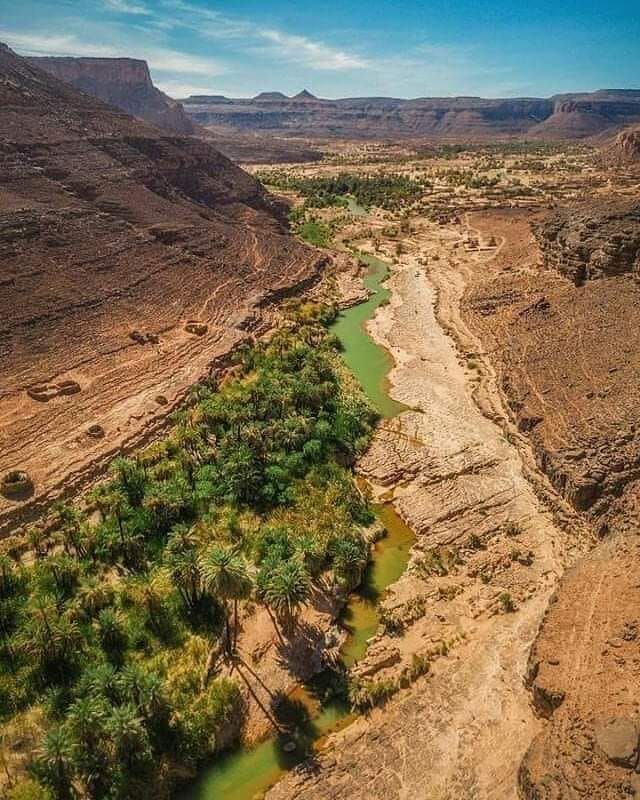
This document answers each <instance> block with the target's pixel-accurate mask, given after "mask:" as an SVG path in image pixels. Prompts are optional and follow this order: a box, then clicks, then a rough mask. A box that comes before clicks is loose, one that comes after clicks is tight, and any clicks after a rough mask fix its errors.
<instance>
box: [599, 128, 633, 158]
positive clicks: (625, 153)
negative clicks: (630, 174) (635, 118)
mask: <svg viewBox="0 0 640 800" xmlns="http://www.w3.org/2000/svg"><path fill="white" fill-rule="evenodd" d="M606 156H607V160H609V161H613V162H614V163H618V164H637V163H640V126H639V127H632V128H626V129H625V130H623V131H621V132H620V133H619V134H618V135H617V136H616V138H615V140H614V141H613V144H612V145H611V146H610V147H609V148H608V150H607V152H606Z"/></svg>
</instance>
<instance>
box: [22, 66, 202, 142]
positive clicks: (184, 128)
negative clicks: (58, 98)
mask: <svg viewBox="0 0 640 800" xmlns="http://www.w3.org/2000/svg"><path fill="white" fill-rule="evenodd" d="M29 61H31V62H32V63H33V64H35V66H37V67H39V68H40V69H44V70H46V71H47V72H49V73H50V74H51V75H54V76H55V77H56V78H58V79H59V80H61V81H64V82H65V83H69V84H71V86H73V87H75V88H76V89H79V90H80V91H81V92H86V94H90V95H92V96H93V97H97V98H99V99H100V100H104V101H105V103H109V104H110V105H113V106H116V107H117V108H121V109H122V110H123V111H126V112H127V114H131V115H132V116H134V117H139V118H140V119H143V120H144V121H145V122H148V123H150V124H151V125H156V126H157V127H158V128H161V129H162V130H165V131H169V132H171V133H179V134H192V133H193V132H194V126H193V123H192V122H191V120H190V119H189V117H188V116H187V115H186V114H185V113H184V109H183V108H182V106H181V104H180V103H176V101H175V100H172V99H171V98H170V97H168V96H167V95H166V94H164V93H163V92H161V91H160V90H159V89H157V88H156V87H155V86H154V85H153V83H152V81H151V75H150V74H149V67H148V66H147V62H146V61H140V60H138V59H135V58H62V57H49V56H47V57H41V58H35V57H34V58H30V59H29Z"/></svg>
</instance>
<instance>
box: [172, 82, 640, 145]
mask: <svg viewBox="0 0 640 800" xmlns="http://www.w3.org/2000/svg"><path fill="white" fill-rule="evenodd" d="M183 102H184V105H185V110H186V112H187V114H189V115H190V116H191V118H192V119H193V120H195V121H196V122H198V123H200V124H202V125H205V126H223V127H226V128H227V129H229V130H236V131H237V130H241V131H248V130H251V131H256V130H260V131H269V132H271V133H276V132H277V133H280V134H283V133H285V134H287V133H288V134H303V135H305V136H343V137H363V138H367V137H370V138H377V137H384V136H395V137H399V136H402V137H429V138H435V139H490V138H494V137H513V136H527V137H532V138H540V139H574V138H585V137H589V136H593V135H595V134H600V133H602V132H603V131H607V130H612V131H613V130H616V129H619V128H620V127H621V126H623V125H628V124H629V123H632V122H638V121H640V92H636V91H600V92H594V93H592V94H585V95H558V96H556V97H552V98H549V99H541V98H514V99H496V100H487V99H483V98H479V97H452V98H428V97H426V98H418V99H415V100H401V99H397V98H381V97H369V98H350V99H342V100H322V99H319V98H317V97H314V96H313V95H312V94H310V93H309V92H307V91H306V90H305V91H304V92H301V93H300V94H298V95H296V96H295V97H291V98H288V97H284V96H283V95H281V94H280V93H278V92H267V93H263V94H261V95H258V96H257V97H255V98H254V99H253V100H246V99H245V100H243V99H236V100H234V99H229V98H224V97H223V98H221V97H215V96H212V97H206V96H199V97H192V98H188V99H186V100H184V101H183Z"/></svg>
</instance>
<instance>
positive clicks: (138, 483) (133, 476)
mask: <svg viewBox="0 0 640 800" xmlns="http://www.w3.org/2000/svg"><path fill="white" fill-rule="evenodd" d="M111 471H112V472H114V473H115V474H116V478H117V483H118V487H119V488H120V489H121V490H122V492H124V494H125V496H126V498H127V501H128V502H129V504H130V505H131V506H133V507H134V508H135V507H137V506H139V505H140V504H141V503H142V500H143V498H144V493H145V488H146V483H147V477H146V475H145V471H144V467H142V466H140V464H139V463H138V462H137V461H132V460H131V459H129V458H115V459H114V460H113V461H112V462H111Z"/></svg>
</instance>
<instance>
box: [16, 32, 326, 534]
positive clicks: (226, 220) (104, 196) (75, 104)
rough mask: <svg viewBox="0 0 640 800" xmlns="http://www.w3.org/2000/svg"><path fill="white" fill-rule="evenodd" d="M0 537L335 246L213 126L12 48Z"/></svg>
mask: <svg viewBox="0 0 640 800" xmlns="http://www.w3.org/2000/svg"><path fill="white" fill-rule="evenodd" d="M0 104H1V105H2V109H3V110H2V114H0V262H1V263H2V274H1V275H0V287H1V291H0V320H1V322H0V478H2V479H3V480H4V479H5V478H7V476H9V477H11V475H12V474H14V476H15V473H19V472H24V473H26V474H27V475H28V478H29V483H28V484H25V485H24V489H25V491H24V492H22V495H24V496H19V497H17V496H15V493H13V494H11V493H5V494H3V493H2V485H1V484H0V535H1V534H6V533H7V532H8V531H10V530H11V528H12V527H13V526H15V525H16V524H18V523H19V522H24V521H27V520H28V519H29V518H32V517H35V516H36V515H37V514H39V513H41V512H42V510H43V509H44V508H45V507H46V506H47V505H48V504H49V503H50V501H51V500H52V499H54V498H55V497H58V496H60V494H61V493H63V492H71V491H74V490H76V489H77V488H78V487H80V486H82V485H84V484H86V483H87V481H89V480H91V479H92V478H93V477H94V476H95V475H97V474H99V473H100V471H101V470H102V469H104V467H105V465H106V464H107V463H108V460H109V459H110V458H111V457H112V456H113V454H115V453H118V452H119V451H121V450H122V449H123V448H124V449H125V450H126V449H127V448H129V447H134V446H136V445H138V444H139V443H140V442H141V441H144V440H145V439H146V438H148V437H149V436H151V435H153V434H154V432H155V431H156V430H157V429H158V428H159V427H160V426H162V425H163V424H165V420H166V416H167V412H169V411H170V410H171V409H172V408H174V407H175V406H176V405H177V404H178V403H180V402H181V400H182V399H183V398H184V397H185V395H186V394H187V392H188V391H189V388H190V387H191V386H192V385H193V384H194V383H195V382H197V381H198V380H200V379H202V378H203V377H207V376H209V375H210V374H211V372H212V370H214V368H215V365H216V364H219V363H220V359H222V358H224V357H225V356H226V355H227V354H228V353H229V352H230V350H231V349H232V348H233V347H234V346H236V345H237V344H238V343H240V342H242V341H244V340H246V339H247V338H248V337H251V336H252V335H253V332H254V331H256V330H264V329H265V327H268V325H269V324H270V322H269V319H270V318H269V306H270V304H271V303H273V302H274V301H275V300H276V299H278V298H279V297H282V296H285V295H287V294H288V293H290V292H293V291H297V290H300V289H302V288H304V287H305V286H307V285H309V284H310V283H313V282H314V281H315V280H316V279H317V277H318V273H319V271H320V269H321V268H322V266H323V264H324V263H325V257H324V256H323V255H322V254H321V253H319V252H318V251H316V250H313V249H310V248H307V247H305V246H303V245H302V244H300V243H299V242H298V241H297V240H295V239H294V238H293V237H292V236H291V235H290V234H289V232H288V230H287V228H286V225H285V222H284V219H285V213H284V209H283V208H282V207H281V206H280V205H279V204H278V203H277V202H276V201H275V200H274V199H273V198H272V197H271V196H270V195H268V194H266V193H265V192H264V190H263V189H262V187H261V185H260V184H259V183H258V182H257V181H256V180H255V179H254V178H252V177H251V176H250V175H248V174H247V173H245V172H243V171H242V170H241V169H240V168H238V167H237V166H235V165H234V164H233V163H231V162H230V161H229V160H228V159H227V158H226V157H225V156H223V155H222V154H220V153H219V152H217V151H216V150H214V149H213V148H212V147H211V146H210V145H209V144H207V143H206V142H204V141H202V140H199V139H195V138H185V137H179V136H166V135H162V134H161V133H160V132H159V131H158V129H156V128H152V127H148V126H147V125H145V124H143V123H141V122H140V121H138V120H136V119H134V118H133V117H130V116H128V115H127V114H125V113H124V112H121V111H118V110H117V109H115V108H113V107H111V106H108V105H105V104H104V103H102V102H101V101H99V100H96V99H94V98H92V97H90V96H88V95H87V94H83V93H80V92H78V91H76V90H75V89H73V88H72V87H70V86H68V85H67V84H65V83H63V82H61V81H58V80H57V79H55V78H54V77H52V76H51V75H49V73H46V72H44V71H42V70H40V69H39V68H37V67H36V66H34V65H33V63H31V62H27V61H26V60H25V59H21V58H19V57H17V56H16V55H15V54H14V53H12V52H11V51H10V50H9V49H8V48H7V47H5V46H1V47H0Z"/></svg>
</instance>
